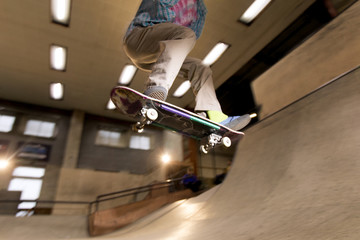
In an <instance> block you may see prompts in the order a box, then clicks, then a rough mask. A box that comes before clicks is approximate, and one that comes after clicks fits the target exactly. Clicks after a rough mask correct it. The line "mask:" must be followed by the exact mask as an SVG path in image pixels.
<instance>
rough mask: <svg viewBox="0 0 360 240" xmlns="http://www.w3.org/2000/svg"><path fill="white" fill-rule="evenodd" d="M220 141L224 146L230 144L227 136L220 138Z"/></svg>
mask: <svg viewBox="0 0 360 240" xmlns="http://www.w3.org/2000/svg"><path fill="white" fill-rule="evenodd" d="M221 142H222V144H223V145H224V146H225V147H230V146H231V139H230V138H228V137H224V138H222V139H221Z"/></svg>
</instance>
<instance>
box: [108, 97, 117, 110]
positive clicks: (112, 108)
mask: <svg viewBox="0 0 360 240" xmlns="http://www.w3.org/2000/svg"><path fill="white" fill-rule="evenodd" d="M115 108H116V107H115V104H114V103H113V102H112V101H111V99H110V100H109V101H108V103H107V105H106V109H109V110H114V109H115Z"/></svg>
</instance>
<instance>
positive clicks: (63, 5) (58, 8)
mask: <svg viewBox="0 0 360 240" xmlns="http://www.w3.org/2000/svg"><path fill="white" fill-rule="evenodd" d="M70 6H71V0H51V16H52V21H53V22H55V23H59V24H62V25H66V26H68V25H69V23H70Z"/></svg>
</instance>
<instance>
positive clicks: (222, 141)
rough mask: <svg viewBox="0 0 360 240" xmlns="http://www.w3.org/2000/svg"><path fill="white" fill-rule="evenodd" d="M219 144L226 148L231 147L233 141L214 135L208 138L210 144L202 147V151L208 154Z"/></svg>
mask: <svg viewBox="0 0 360 240" xmlns="http://www.w3.org/2000/svg"><path fill="white" fill-rule="evenodd" d="M217 144H222V145H224V146H225V147H230V146H231V139H230V138H228V137H222V136H220V135H217V134H214V133H212V134H210V135H209V136H208V142H207V143H206V144H203V145H201V146H200V151H201V152H202V153H204V154H207V153H208V152H209V150H210V149H211V148H213V147H215V145H217Z"/></svg>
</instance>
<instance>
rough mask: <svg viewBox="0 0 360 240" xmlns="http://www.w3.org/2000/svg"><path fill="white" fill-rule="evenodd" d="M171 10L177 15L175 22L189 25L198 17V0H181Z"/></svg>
mask: <svg viewBox="0 0 360 240" xmlns="http://www.w3.org/2000/svg"><path fill="white" fill-rule="evenodd" d="M171 10H172V11H174V12H175V15H176V17H175V19H174V21H173V23H175V24H178V25H181V26H185V27H188V26H190V25H191V23H192V22H193V21H195V20H196V19H197V8H196V0H179V1H178V3H177V4H176V5H175V6H173V7H172V8H171Z"/></svg>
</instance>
